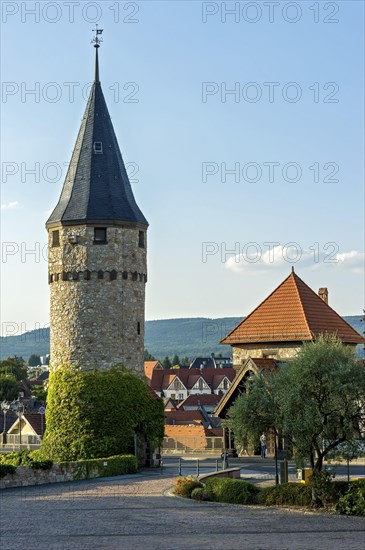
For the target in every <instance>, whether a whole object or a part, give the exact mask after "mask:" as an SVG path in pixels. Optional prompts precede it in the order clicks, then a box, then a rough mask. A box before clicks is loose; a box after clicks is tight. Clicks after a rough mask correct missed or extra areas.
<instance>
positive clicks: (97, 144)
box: [94, 141, 103, 155]
mask: <svg viewBox="0 0 365 550" xmlns="http://www.w3.org/2000/svg"><path fill="white" fill-rule="evenodd" d="M94 153H95V154H96V155H102V153H103V144H102V142H101V141H94Z"/></svg>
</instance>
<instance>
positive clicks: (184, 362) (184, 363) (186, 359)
mask: <svg viewBox="0 0 365 550" xmlns="http://www.w3.org/2000/svg"><path fill="white" fill-rule="evenodd" d="M180 365H181V366H182V367H188V366H189V365H190V359H189V357H186V355H185V357H183V358H182V359H181V363H180Z"/></svg>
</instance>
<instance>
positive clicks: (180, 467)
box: [179, 458, 181, 476]
mask: <svg viewBox="0 0 365 550" xmlns="http://www.w3.org/2000/svg"><path fill="white" fill-rule="evenodd" d="M179 476H181V458H179Z"/></svg>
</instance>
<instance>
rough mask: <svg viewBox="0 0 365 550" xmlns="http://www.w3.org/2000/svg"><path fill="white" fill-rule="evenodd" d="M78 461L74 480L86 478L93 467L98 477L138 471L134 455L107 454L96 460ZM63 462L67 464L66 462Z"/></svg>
mask: <svg viewBox="0 0 365 550" xmlns="http://www.w3.org/2000/svg"><path fill="white" fill-rule="evenodd" d="M78 463H79V464H78V466H77V468H76V470H75V473H74V480H77V479H88V478H89V477H90V475H91V472H92V471H93V470H95V468H96V469H97V471H98V475H99V477H112V476H122V475H126V474H136V473H137V471H138V459H137V457H135V456H134V455H120V456H109V457H108V458H101V459H98V460H94V459H90V460H79V461H78ZM64 464H67V462H66V463H64Z"/></svg>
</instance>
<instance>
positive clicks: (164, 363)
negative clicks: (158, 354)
mask: <svg viewBox="0 0 365 550" xmlns="http://www.w3.org/2000/svg"><path fill="white" fill-rule="evenodd" d="M162 366H163V368H164V369H171V366H172V365H171V361H170V359H169V357H167V356H166V357H165V359H164V360H163V361H162Z"/></svg>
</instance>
